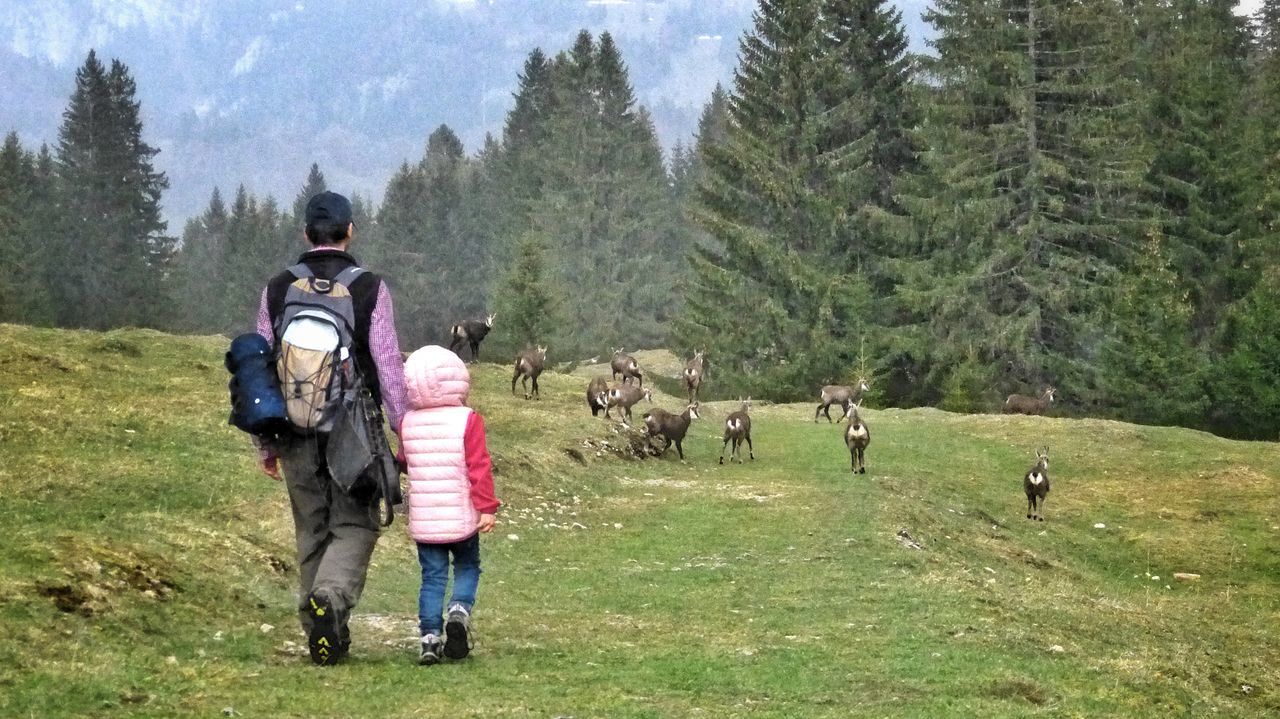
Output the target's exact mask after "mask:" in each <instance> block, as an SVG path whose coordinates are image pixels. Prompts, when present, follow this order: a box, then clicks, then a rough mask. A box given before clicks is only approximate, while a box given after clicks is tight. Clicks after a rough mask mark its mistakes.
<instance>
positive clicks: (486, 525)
mask: <svg viewBox="0 0 1280 719" xmlns="http://www.w3.org/2000/svg"><path fill="white" fill-rule="evenodd" d="M497 523H498V518H497V517H495V516H493V515H492V514H481V515H480V522H479V524H478V527H479V529H480V531H481V532H486V533H488V532H492V531H493V525H495V524H497Z"/></svg>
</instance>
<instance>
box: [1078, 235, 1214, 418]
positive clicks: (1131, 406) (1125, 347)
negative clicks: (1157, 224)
mask: <svg viewBox="0 0 1280 719" xmlns="http://www.w3.org/2000/svg"><path fill="white" fill-rule="evenodd" d="M1162 244H1163V243H1162V242H1161V238H1160V236H1159V235H1154V234H1153V235H1152V237H1151V238H1150V239H1149V240H1148V242H1147V245H1146V247H1145V248H1144V250H1143V252H1142V254H1141V255H1140V256H1139V258H1138V260H1137V262H1136V264H1135V266H1134V268H1133V272H1131V273H1128V274H1126V275H1125V276H1124V278H1123V279H1122V280H1121V282H1120V286H1119V289H1118V292H1117V293H1116V297H1115V300H1114V301H1113V302H1111V303H1109V315H1110V326H1109V327H1108V331H1107V333H1106V336H1105V340H1104V343H1103V347H1102V352H1101V357H1100V359H1101V362H1100V372H1101V384H1102V388H1103V390H1104V392H1103V394H1104V396H1105V397H1106V400H1107V403H1108V404H1109V405H1110V406H1111V407H1114V408H1115V412H1116V414H1117V416H1119V417H1120V418H1122V419H1126V420H1130V421H1134V422H1141V423H1143V424H1159V425H1167V424H1171V425H1184V426H1189V425H1196V424H1199V423H1201V422H1202V421H1203V417H1204V410H1205V409H1206V407H1207V405H1208V400H1207V397H1206V395H1205V390H1204V382H1205V379H1206V374H1205V371H1206V369H1207V364H1208V363H1207V360H1206V359H1205V355H1204V353H1203V352H1202V351H1201V350H1200V349H1199V348H1197V347H1195V346H1193V345H1192V344H1191V343H1190V342H1189V341H1188V340H1189V339H1190V336H1191V322H1192V316H1193V313H1194V312H1193V305H1192V302H1191V299H1190V297H1189V296H1188V294H1189V293H1188V291H1187V290H1186V289H1185V287H1184V286H1183V283H1182V282H1181V281H1180V280H1179V277H1178V276H1177V274H1176V273H1175V272H1174V270H1173V268H1172V267H1171V266H1170V263H1169V260H1168V257H1167V254H1166V252H1165V251H1164V248H1163V246H1162Z"/></svg>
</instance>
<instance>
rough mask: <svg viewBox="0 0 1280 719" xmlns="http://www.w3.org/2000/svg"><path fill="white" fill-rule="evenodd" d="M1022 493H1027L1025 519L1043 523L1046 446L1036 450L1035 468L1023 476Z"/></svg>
mask: <svg viewBox="0 0 1280 719" xmlns="http://www.w3.org/2000/svg"><path fill="white" fill-rule="evenodd" d="M1023 491H1025V493H1027V518H1028V519H1037V521H1039V522H1043V521H1044V499H1046V498H1047V496H1048V446H1046V448H1044V450H1043V452H1042V450H1039V449H1037V450H1036V466H1034V467H1032V468H1030V470H1028V471H1027V473H1025V475H1023Z"/></svg>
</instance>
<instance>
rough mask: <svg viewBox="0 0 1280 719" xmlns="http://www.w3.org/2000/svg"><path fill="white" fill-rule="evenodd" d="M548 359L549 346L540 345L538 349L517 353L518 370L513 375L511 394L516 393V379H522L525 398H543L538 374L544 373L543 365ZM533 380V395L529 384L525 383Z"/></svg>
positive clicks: (521, 384) (521, 386) (521, 383)
mask: <svg viewBox="0 0 1280 719" xmlns="http://www.w3.org/2000/svg"><path fill="white" fill-rule="evenodd" d="M546 361H547V348H546V347H538V348H537V349H532V350H524V351H523V352H521V353H520V354H518V355H516V371H515V374H513V375H511V394H515V393H516V380H517V379H518V380H520V388H521V389H523V390H524V398H525V399H529V398H530V397H532V396H536V397H537V398H538V399H542V393H541V392H539V391H538V375H540V374H542V367H543V365H544V364H545V363H546ZM530 379H532V380H533V395H530V394H529V389H528V386H527V385H526V384H525V382H526V381H527V380H530Z"/></svg>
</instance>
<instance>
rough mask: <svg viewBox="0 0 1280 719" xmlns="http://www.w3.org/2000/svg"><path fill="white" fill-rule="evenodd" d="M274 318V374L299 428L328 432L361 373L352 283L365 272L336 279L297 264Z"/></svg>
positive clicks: (345, 272)
mask: <svg viewBox="0 0 1280 719" xmlns="http://www.w3.org/2000/svg"><path fill="white" fill-rule="evenodd" d="M288 271H289V273H290V274H292V275H293V276H294V277H296V278H297V279H296V280H294V281H293V283H292V284H290V285H289V287H288V289H287V290H286V291H285V296H284V309H283V311H282V312H281V313H280V317H279V319H278V320H277V322H276V326H275V328H274V329H275V333H276V337H277V338H278V341H277V342H276V375H277V377H279V379H280V389H281V391H282V393H283V394H284V400H285V408H286V415H287V418H288V420H289V424H290V425H291V426H292V427H293V429H294V430H295V431H297V432H298V433H300V434H304V435H311V434H316V433H321V434H327V433H328V432H330V431H331V430H332V429H333V423H334V419H335V417H336V416H337V414H338V411H339V409H340V408H341V405H342V402H343V399H344V397H346V396H348V395H349V394H350V392H351V391H352V390H354V389H355V388H356V385H357V384H358V383H359V380H360V377H359V375H358V372H357V369H356V366H355V357H354V355H353V354H352V336H353V334H354V333H355V325H356V322H355V303H354V302H353V301H352V298H351V283H352V282H355V280H356V278H357V277H359V276H360V275H361V274H362V273H363V272H364V271H365V270H364V269H363V268H361V267H348V268H347V269H345V270H343V271H342V272H341V273H340V274H338V276H337V277H334V278H333V279H332V280H326V279H321V278H319V277H316V276H315V273H313V272H312V271H311V268H310V267H307V266H306V265H305V264H302V263H299V264H297V265H294V266H293V267H290V268H289V269H288Z"/></svg>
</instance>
